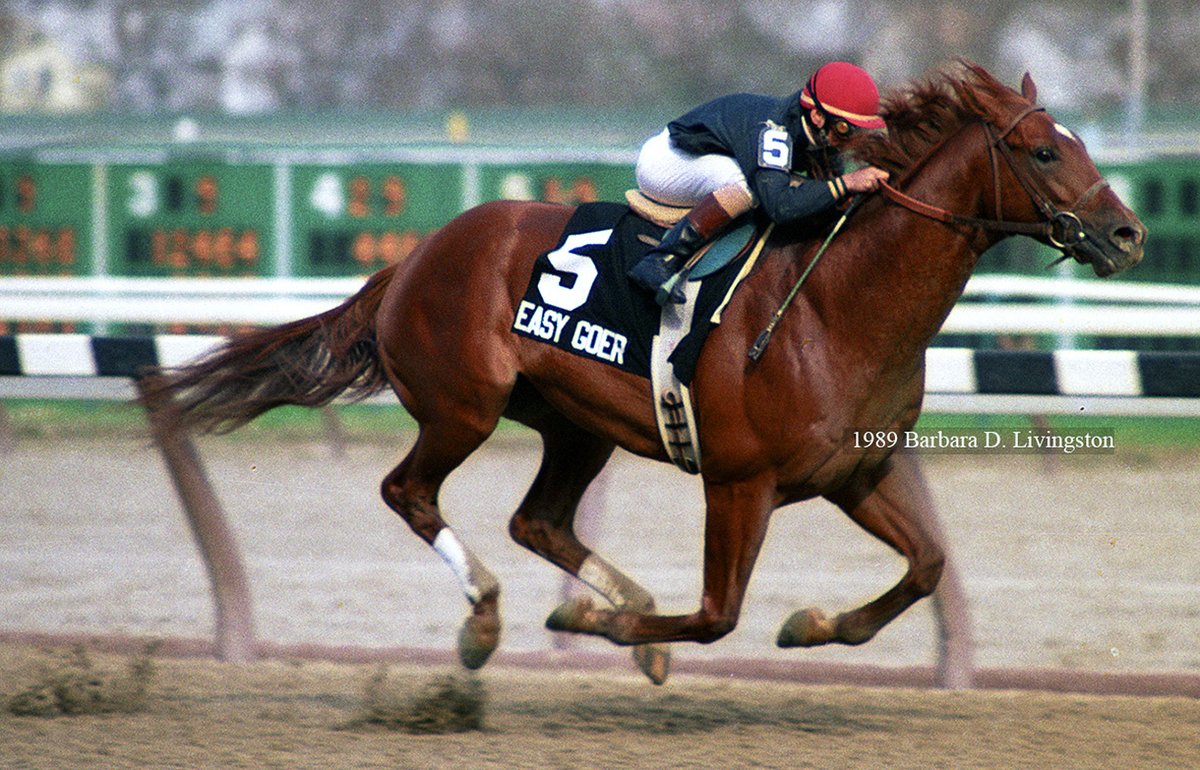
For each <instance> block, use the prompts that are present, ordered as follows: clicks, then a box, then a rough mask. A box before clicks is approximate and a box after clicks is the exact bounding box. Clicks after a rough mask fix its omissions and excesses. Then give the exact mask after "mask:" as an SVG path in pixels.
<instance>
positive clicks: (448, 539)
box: [433, 527, 483, 604]
mask: <svg viewBox="0 0 1200 770" xmlns="http://www.w3.org/2000/svg"><path fill="white" fill-rule="evenodd" d="M433 550H435V551H437V554H438V556H441V557H442V561H444V562H446V564H448V565H450V569H452V570H453V571H454V575H455V577H457V578H458V582H459V583H460V584H461V585H462V589H463V593H464V594H466V595H467V599H468V600H469V601H470V602H471V604H475V603H476V602H478V601H479V599H480V597H481V596H482V595H483V594H482V592H481V591H480V590H479V586H477V585H475V581H474V580H473V578H472V574H471V558H470V555H469V554H468V553H467V549H466V546H464V545H463V544H462V541H461V540H459V539H458V536H457V535H455V534H454V533H453V532H452V531H450V528H449V527H444V528H443V529H442V531H441V532H439V533H437V537H435V538H434V539H433Z"/></svg>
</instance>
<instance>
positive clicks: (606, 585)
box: [579, 554, 625, 607]
mask: <svg viewBox="0 0 1200 770" xmlns="http://www.w3.org/2000/svg"><path fill="white" fill-rule="evenodd" d="M579 579H580V580H582V581H583V582H585V583H587V584H588V585H589V586H591V587H592V588H594V589H596V590H597V591H598V592H599V593H600V595H601V596H603V597H604V598H605V599H608V600H609V601H610V602H612V603H613V605H614V606H616V607H620V606H621V605H622V604H624V603H625V597H624V596H623V595H622V594H621V587H620V586H619V585H618V584H617V583H616V582H615V581H614V580H613V579H612V570H610V569H609V567H608V565H607V564H605V563H604V561H603V560H601V559H600V558H599V557H598V556H596V555H595V554H592V555H590V556H588V557H587V558H586V559H584V560H583V564H581V565H580V566H579Z"/></svg>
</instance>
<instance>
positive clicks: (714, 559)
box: [546, 477, 775, 644]
mask: <svg viewBox="0 0 1200 770" xmlns="http://www.w3.org/2000/svg"><path fill="white" fill-rule="evenodd" d="M704 490H705V499H706V503H707V513H706V517H705V530H704V593H703V595H702V596H701V598H700V607H699V609H698V610H696V611H695V612H693V613H691V614H690V615H655V614H652V613H649V612H638V611H635V610H633V609H630V608H625V609H621V608H618V609H609V608H602V607H597V606H596V605H595V604H594V603H593V602H592V601H591V600H590V599H587V598H584V599H579V600H575V601H573V602H568V603H567V604H565V605H563V606H562V607H559V609H558V610H556V611H555V613H554V614H553V615H551V616H550V619H549V620H547V621H546V625H547V626H548V627H549V628H551V629H553V630H556V631H574V632H576V633H583V634H593V635H596V636H603V637H605V638H607V639H610V640H612V641H613V642H616V643H617V644H645V643H648V642H687V641H692V642H705V643H707V642H713V641H716V640H717V639H720V638H721V637H722V636H724V635H726V634H728V633H729V632H730V631H732V630H733V628H734V626H735V625H736V624H737V620H738V615H739V614H740V613H741V608H742V599H743V597H744V596H745V594H746V584H747V583H749V582H750V573H751V571H752V570H753V569H754V562H755V559H757V558H758V552H759V550H760V549H761V548H762V543H763V538H764V537H765V536H766V532H767V523H768V521H769V520H770V516H771V511H772V509H773V508H774V495H775V487H774V482H773V480H772V479H768V478H765V477H764V478H760V479H754V480H751V481H743V482H736V483H723V484H716V483H710V482H707V481H706V482H705V486H704ZM650 526H653V524H652V523H651V524H650Z"/></svg>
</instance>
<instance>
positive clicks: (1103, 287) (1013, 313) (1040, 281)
mask: <svg viewBox="0 0 1200 770" xmlns="http://www.w3.org/2000/svg"><path fill="white" fill-rule="evenodd" d="M364 280H365V279H363V278H202V279H197V278H193V279H173V278H109V277H95V278H0V320H7V321H68V322H92V323H102V324H103V323H151V324H153V323H160V324H165V323H183V324H222V323H235V324H241V323H244V324H276V323H283V322H286V321H292V320H295V319H297V318H303V317H305V316H310V315H315V314H317V313H320V312H322V311H325V310H328V309H329V308H331V307H334V306H335V305H337V304H338V303H340V302H341V301H342V300H344V299H345V298H346V297H348V296H350V295H351V294H353V293H354V292H355V291H357V290H358V289H359V288H360V287H361V285H362V283H363V282H364ZM988 297H997V298H1009V297H1011V298H1019V299H1020V301H1015V302H1012V301H1004V302H979V301H977V300H979V299H980V298H988ZM1029 300H1033V301H1029ZM1038 300H1040V301H1038ZM1046 300H1056V301H1054V302H1047V301H1046ZM1095 303H1103V304H1095ZM943 331H945V332H948V333H960V334H1092V335H1120V336H1189V337H1190V336H1198V335H1200V287H1193V286H1177V285H1170V284H1129V283H1120V284H1118V283H1102V282H1100V281H1074V280H1064V279H1057V278H1029V277H1024V276H1008V275H979V276H976V277H974V278H972V279H971V281H970V282H969V283H968V284H967V287H966V291H965V292H964V301H963V302H960V303H959V304H958V305H957V306H956V307H955V308H954V310H953V311H952V312H951V313H950V316H949V318H948V319H947V320H946V324H945V326H944V327H943Z"/></svg>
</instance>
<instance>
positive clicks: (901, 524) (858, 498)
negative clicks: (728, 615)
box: [777, 452, 945, 647]
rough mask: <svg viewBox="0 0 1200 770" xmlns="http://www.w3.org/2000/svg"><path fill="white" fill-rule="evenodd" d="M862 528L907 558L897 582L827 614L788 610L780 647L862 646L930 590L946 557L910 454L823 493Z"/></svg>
mask: <svg viewBox="0 0 1200 770" xmlns="http://www.w3.org/2000/svg"><path fill="white" fill-rule="evenodd" d="M828 499H829V500H831V501H832V502H834V503H836V504H837V505H838V507H840V508H841V509H842V510H844V511H845V512H846V513H847V514H848V515H849V516H850V518H852V519H854V521H856V522H857V523H858V524H859V525H860V526H861V527H862V528H863V529H865V530H867V531H868V532H870V533H871V534H872V535H875V537H877V538H879V539H880V540H882V541H883V542H885V543H887V544H888V545H890V546H891V547H892V548H894V549H895V550H896V551H898V552H899V553H900V555H901V556H903V557H904V558H905V559H906V560H907V561H908V571H907V572H905V573H904V576H903V577H902V578H901V579H900V582H899V583H897V584H896V585H895V586H893V587H892V589H891V590H889V591H887V592H886V593H884V594H883V595H882V596H880V597H879V598H877V599H875V600H874V601H872V602H870V603H869V604H866V605H864V606H862V607H859V608H858V609H855V610H851V611H850V612H845V613H842V614H840V615H838V616H836V617H833V618H830V617H827V616H826V615H825V613H824V612H822V611H821V610H819V609H807V610H801V611H799V612H796V613H795V614H793V615H792V616H791V617H790V618H788V620H787V621H786V622H785V623H784V624H783V628H781V629H780V630H779V638H778V640H777V643H778V645H779V646H780V647H812V646H815V645H819V644H827V643H829V642H839V643H842V644H862V643H863V642H866V641H868V640H870V639H871V638H872V637H874V636H875V634H876V633H878V631H879V629H881V628H883V627H884V626H885V625H887V624H888V623H890V622H891V621H892V620H894V619H895V618H896V617H897V616H898V615H899V614H900V613H902V612H904V610H906V609H908V608H909V607H910V606H912V604H913V603H915V602H916V601H917V600H919V599H922V598H924V597H926V596H928V595H929V594H931V593H932V592H933V589H934V588H936V587H937V583H938V578H940V577H941V574H942V566H943V563H944V562H945V557H944V555H943V552H942V547H941V544H940V543H938V542H937V539H936V537H935V535H934V534H933V533H934V531H935V530H934V529H933V528H932V527H928V526H925V524H924V522H925V521H927V520H928V517H931V516H933V515H934V507H933V500H932V498H931V497H930V494H929V489H928V487H926V485H925V478H924V475H923V474H922V473H921V468H920V466H919V465H918V464H917V460H916V458H915V457H913V456H911V455H909V454H907V453H904V452H896V453H895V454H894V455H892V457H891V458H889V459H888V460H887V461H886V462H885V463H883V464H882V465H881V466H880V467H878V468H876V469H873V470H871V471H870V472H868V473H865V474H861V475H856V476H855V477H854V478H853V479H851V480H850V482H849V483H847V484H846V485H845V486H844V487H842V488H841V489H839V490H838V491H837V492H836V493H834V494H830V495H828Z"/></svg>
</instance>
